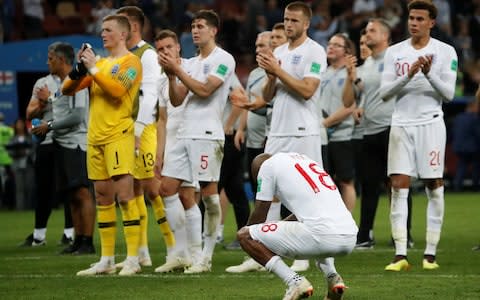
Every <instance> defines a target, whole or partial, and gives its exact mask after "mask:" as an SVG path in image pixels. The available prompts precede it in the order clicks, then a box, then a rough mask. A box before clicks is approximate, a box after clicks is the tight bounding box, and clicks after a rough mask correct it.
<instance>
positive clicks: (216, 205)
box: [202, 194, 222, 261]
mask: <svg viewBox="0 0 480 300" xmlns="http://www.w3.org/2000/svg"><path fill="white" fill-rule="evenodd" d="M202 200H203V203H204V204H205V215H204V218H205V219H204V223H203V224H204V225H203V231H204V232H203V234H204V236H205V240H204V246H203V252H202V254H203V257H204V259H206V260H207V261H210V260H211V259H212V256H213V251H214V250H215V244H216V242H217V231H218V225H220V218H221V211H222V210H221V208H220V196H219V195H218V194H214V195H210V196H207V197H203V198H202Z"/></svg>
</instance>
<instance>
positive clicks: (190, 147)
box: [162, 139, 224, 182]
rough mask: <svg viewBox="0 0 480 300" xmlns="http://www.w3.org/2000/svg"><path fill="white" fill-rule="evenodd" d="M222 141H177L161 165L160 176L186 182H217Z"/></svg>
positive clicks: (220, 162) (221, 154)
mask: <svg viewBox="0 0 480 300" xmlns="http://www.w3.org/2000/svg"><path fill="white" fill-rule="evenodd" d="M223 143H224V141H223V140H200V139H178V140H177V143H176V144H175V145H174V146H173V147H172V148H171V149H170V151H169V153H168V156H167V157H166V160H165V161H164V163H163V170H162V176H167V177H172V178H178V179H181V180H183V181H188V182H200V181H204V182H218V180H219V178H220V167H221V165H222V159H223Z"/></svg>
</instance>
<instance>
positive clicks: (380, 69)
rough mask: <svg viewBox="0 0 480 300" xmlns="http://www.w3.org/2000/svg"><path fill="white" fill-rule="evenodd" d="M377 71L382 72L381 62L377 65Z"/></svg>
mask: <svg viewBox="0 0 480 300" xmlns="http://www.w3.org/2000/svg"><path fill="white" fill-rule="evenodd" d="M378 72H379V73H382V72H383V63H381V64H379V65H378Z"/></svg>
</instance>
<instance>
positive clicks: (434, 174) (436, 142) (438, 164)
mask: <svg viewBox="0 0 480 300" xmlns="http://www.w3.org/2000/svg"><path fill="white" fill-rule="evenodd" d="M446 141H447V132H446V129H445V123H444V122H443V119H440V120H439V121H438V122H434V123H429V124H425V125H416V126H392V127H391V129H390V138H389V144H388V167H387V173H388V175H391V174H404V175H409V176H412V177H419V178H422V179H433V178H443V171H444V168H445V145H446Z"/></svg>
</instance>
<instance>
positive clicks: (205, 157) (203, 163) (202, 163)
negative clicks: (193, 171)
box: [200, 155, 208, 170]
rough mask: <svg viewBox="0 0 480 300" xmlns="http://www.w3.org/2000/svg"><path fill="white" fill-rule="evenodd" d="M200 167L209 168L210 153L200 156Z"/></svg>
mask: <svg viewBox="0 0 480 300" xmlns="http://www.w3.org/2000/svg"><path fill="white" fill-rule="evenodd" d="M200 168H202V169H203V170H205V169H207V168H208V155H201V156H200Z"/></svg>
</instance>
